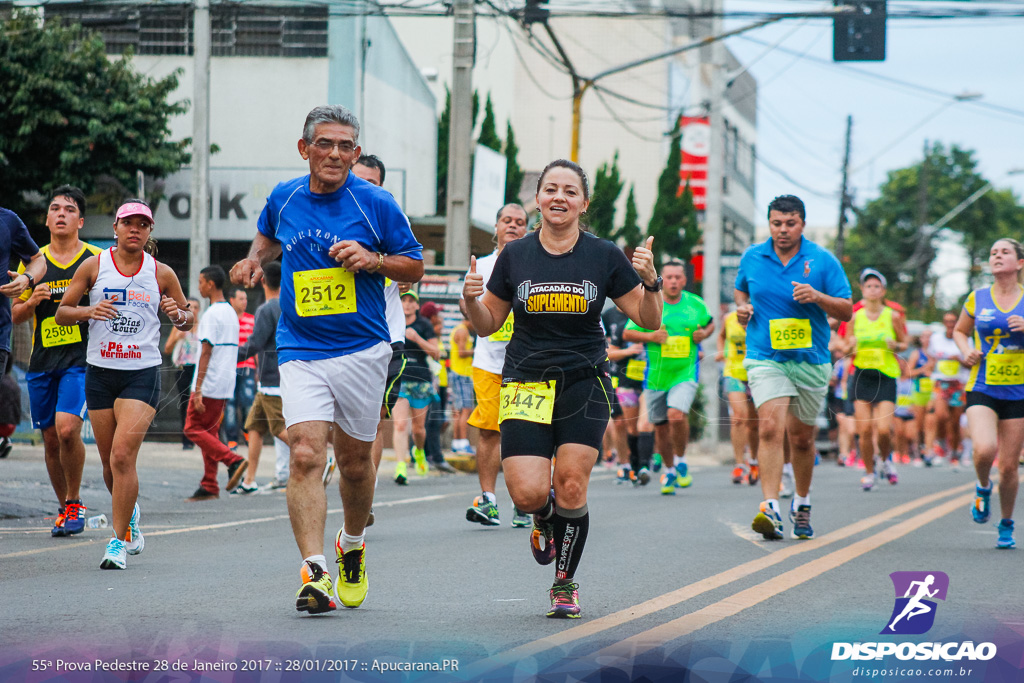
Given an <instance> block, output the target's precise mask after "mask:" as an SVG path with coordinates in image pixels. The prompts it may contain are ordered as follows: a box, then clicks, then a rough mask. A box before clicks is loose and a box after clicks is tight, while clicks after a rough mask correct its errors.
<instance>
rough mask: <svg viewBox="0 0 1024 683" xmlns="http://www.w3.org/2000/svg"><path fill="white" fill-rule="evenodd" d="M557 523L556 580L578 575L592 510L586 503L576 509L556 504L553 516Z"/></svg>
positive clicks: (553, 520)
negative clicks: (577, 570) (577, 571)
mask: <svg viewBox="0 0 1024 683" xmlns="http://www.w3.org/2000/svg"><path fill="white" fill-rule="evenodd" d="M551 521H552V522H554V525H555V549H556V552H557V555H556V556H555V580H556V581H565V580H568V579H572V577H574V576H575V575H576V568H577V567H578V566H579V564H580V558H581V557H583V547H584V546H585V545H586V544H587V533H588V532H589V531H590V511H589V510H588V508H587V506H586V504H584V505H583V507H581V508H579V509H576V510H566V509H565V508H563V507H560V506H556V508H555V515H554V517H552V518H551Z"/></svg>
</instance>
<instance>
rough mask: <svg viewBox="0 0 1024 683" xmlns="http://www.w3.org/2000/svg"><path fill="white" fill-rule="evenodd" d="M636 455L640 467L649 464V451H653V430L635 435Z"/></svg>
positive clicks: (648, 465)
mask: <svg viewBox="0 0 1024 683" xmlns="http://www.w3.org/2000/svg"><path fill="white" fill-rule="evenodd" d="M636 447H637V456H638V458H639V460H640V466H641V467H650V466H651V453H653V452H654V432H640V433H639V434H637V435H636Z"/></svg>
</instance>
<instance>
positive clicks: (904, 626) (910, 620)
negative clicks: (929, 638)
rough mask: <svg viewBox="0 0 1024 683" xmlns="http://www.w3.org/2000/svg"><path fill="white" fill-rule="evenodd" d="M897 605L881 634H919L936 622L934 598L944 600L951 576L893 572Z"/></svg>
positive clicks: (891, 577)
mask: <svg viewBox="0 0 1024 683" xmlns="http://www.w3.org/2000/svg"><path fill="white" fill-rule="evenodd" d="M889 578H890V579H892V583H893V587H894V588H895V589H896V604H895V605H894V606H893V608H892V615H891V616H890V617H889V623H888V624H887V625H886V627H885V628H884V629H882V631H881V633H882V634H883V635H891V634H894V633H898V634H901V635H920V634H922V633H927V632H928V629H930V628H931V627H932V624H934V623H935V608H936V603H935V599H938V600H945V599H946V591H948V590H949V577H948V576H947V575H946V574H945V573H944V572H893V573H892V574H889Z"/></svg>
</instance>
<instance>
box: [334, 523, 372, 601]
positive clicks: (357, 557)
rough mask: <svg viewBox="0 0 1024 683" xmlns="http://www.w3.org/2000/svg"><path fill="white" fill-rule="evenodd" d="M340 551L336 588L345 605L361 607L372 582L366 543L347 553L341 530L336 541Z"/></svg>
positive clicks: (335, 545) (336, 547) (337, 548)
mask: <svg viewBox="0 0 1024 683" xmlns="http://www.w3.org/2000/svg"><path fill="white" fill-rule="evenodd" d="M334 548H335V550H336V551H337V552H338V583H337V584H335V586H334V589H335V590H336V591H337V593H336V595H337V596H338V600H339V601H340V602H341V604H342V605H344V606H345V607H359V606H360V605H361V604H363V600H365V599H366V591H367V590H369V588H370V582H369V581H368V580H367V578H366V543H363V545H361V546H360V547H358V548H354V549H353V550H349V551H348V552H347V553H346V552H343V551H342V549H341V531H339V532H338V538H337V540H336V541H335V543H334Z"/></svg>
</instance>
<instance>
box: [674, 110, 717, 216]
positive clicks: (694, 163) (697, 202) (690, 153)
mask: <svg viewBox="0 0 1024 683" xmlns="http://www.w3.org/2000/svg"><path fill="white" fill-rule="evenodd" d="M679 128H680V130H681V131H682V134H683V138H682V141H681V147H682V152H683V158H682V164H681V165H680V167H679V194H682V193H683V188H684V187H685V186H686V183H687V181H689V183H690V191H691V192H693V206H694V207H695V208H696V209H697V210H698V211H703V210H704V208H705V207H706V206H707V201H706V199H707V190H708V149H709V148H710V146H711V122H710V121H709V120H708V119H707V118H706V117H695V116H681V117H680V118H679Z"/></svg>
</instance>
